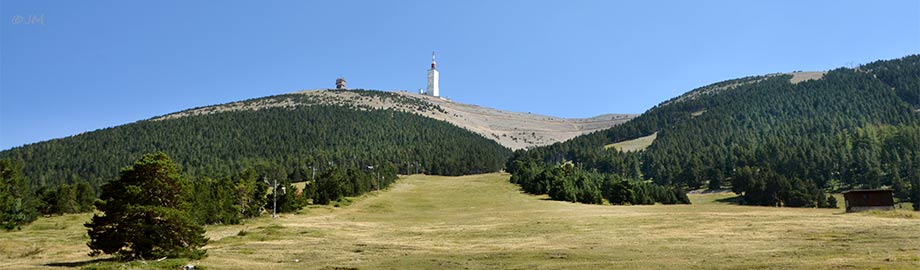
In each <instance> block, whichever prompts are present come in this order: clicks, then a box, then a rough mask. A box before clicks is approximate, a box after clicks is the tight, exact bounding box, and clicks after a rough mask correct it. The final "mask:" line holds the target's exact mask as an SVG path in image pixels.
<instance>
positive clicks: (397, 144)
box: [0, 91, 511, 187]
mask: <svg viewBox="0 0 920 270" xmlns="http://www.w3.org/2000/svg"><path fill="white" fill-rule="evenodd" d="M356 92H357V93H360V94H361V95H366V96H372V95H373V96H376V95H387V96H393V97H398V96H397V95H395V94H391V93H386V92H379V91H356ZM304 98H308V97H307V96H304V95H298V94H288V95H280V96H273V97H268V98H262V99H255V100H249V101H245V102H259V101H263V100H269V99H274V100H280V99H304ZM307 102H309V101H307ZM405 102H409V100H406V101H405ZM432 109H437V108H432ZM155 151H162V152H164V153H167V154H169V155H170V157H172V158H173V159H174V160H175V161H176V163H178V164H179V165H180V167H181V168H182V170H183V171H185V172H186V173H188V174H189V175H192V176H223V175H230V174H234V173H238V172H240V171H241V170H242V169H243V168H246V167H250V166H252V165H254V164H256V163H259V162H268V163H271V164H278V165H280V167H282V168H284V169H285V170H286V171H291V170H294V169H297V168H301V167H304V166H306V167H308V168H311V167H312V168H314V169H318V170H324V169H325V168H328V167H331V166H335V165H338V166H340V167H341V166H343V165H348V166H358V167H361V166H363V167H366V166H374V165H383V164H386V163H390V164H392V165H393V166H395V167H396V168H397V169H398V171H399V172H400V173H416V172H418V173H428V174H436V175H461V174H473V173H483V172H493V171H497V170H499V169H501V166H502V164H503V163H504V162H505V160H506V159H507V157H508V156H509V155H510V154H511V151H510V150H508V149H506V148H505V147H502V146H500V145H499V144H497V143H495V142H494V141H491V140H488V139H486V138H483V137H482V136H480V135H478V134H475V133H472V132H469V131H466V130H463V129H461V128H458V127H456V126H453V125H451V124H448V123H445V122H442V121H437V120H433V119H430V118H427V117H422V116H419V115H415V114H411V113H405V112H397V111H392V110H372V109H368V108H354V107H345V106H336V105H320V104H313V105H310V106H294V107H275V108H264V109H260V110H244V111H228V112H220V113H214V114H206V115H196V116H187V117H180V118H176V119H168V120H160V121H150V120H147V121H139V122H136V123H132V124H127V125H123V126H118V127H113V128H107V129H102V130H97V131H93V132H88V133H84V134H80V135H76V136H72V137H68V138H63V139H56V140H50V141H45V142H40V143H35V144H30V145H26V146H22V147H16V148H13V149H10V150H6V151H3V152H0V158H11V159H15V160H20V161H22V162H23V175H24V177H25V178H26V179H27V181H28V182H29V183H30V185H32V186H47V185H57V184H60V183H76V182H80V181H81V180H82V179H85V180H86V181H88V182H90V183H91V184H92V185H93V186H94V187H96V186H99V185H101V184H102V183H104V182H107V181H109V180H111V179H114V178H115V177H117V175H118V170H119V168H121V167H123V166H126V165H128V164H130V163H131V161H132V160H134V159H137V158H138V157H140V156H141V155H142V154H145V153H151V152H155ZM311 174H312V169H311Z"/></svg>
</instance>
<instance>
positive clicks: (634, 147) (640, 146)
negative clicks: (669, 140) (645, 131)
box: [604, 132, 658, 152]
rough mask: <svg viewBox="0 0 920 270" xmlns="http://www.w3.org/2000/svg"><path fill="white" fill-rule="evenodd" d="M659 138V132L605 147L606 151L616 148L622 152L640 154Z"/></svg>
mask: <svg viewBox="0 0 920 270" xmlns="http://www.w3.org/2000/svg"><path fill="white" fill-rule="evenodd" d="M657 138H658V132H655V133H652V135H648V136H645V137H639V138H635V139H632V140H626V141H622V142H618V143H611V144H608V145H605V146H604V149H610V148H614V149H616V150H619V151H620V152H638V151H642V150H645V148H648V147H649V146H651V145H652V143H653V142H655V139H657Z"/></svg>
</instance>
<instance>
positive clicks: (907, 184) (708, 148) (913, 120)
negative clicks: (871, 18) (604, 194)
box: [507, 55, 920, 207]
mask: <svg viewBox="0 0 920 270" xmlns="http://www.w3.org/2000/svg"><path fill="white" fill-rule="evenodd" d="M790 78H791V75H783V74H776V75H768V76H758V77H749V78H742V79H737V80H730V81H725V82H720V83H716V84H713V85H709V86H706V87H701V88H699V89H695V90H693V91H690V92H688V93H687V94H685V95H682V96H680V97H677V98H674V99H672V100H669V101H666V102H663V103H662V104H660V105H658V106H656V107H653V108H651V109H649V110H648V111H647V112H646V113H644V114H643V115H641V116H639V117H637V118H635V119H634V120H632V121H630V122H628V123H625V124H623V125H620V126H617V127H614V128H611V129H607V130H604V131H600V132H596V133H592V134H589V135H585V136H580V137H577V138H575V139H572V140H570V141H567V142H564V143H558V144H554V145H551V146H548V147H541V148H537V149H533V150H530V151H526V152H525V151H518V152H516V153H515V156H514V157H513V158H512V160H511V161H509V163H508V165H507V167H508V168H509V170H510V171H511V172H512V173H513V174H514V176H515V179H513V181H516V182H518V183H521V184H522V186H524V187H525V190H526V189H527V188H526V187H527V186H528V185H530V183H535V182H540V181H545V180H541V178H540V177H538V176H537V175H539V172H542V171H544V170H546V168H548V167H553V166H555V165H554V164H562V163H563V162H567V161H568V162H573V163H574V165H575V166H574V167H575V170H582V171H596V172H599V173H603V174H613V175H618V176H620V177H625V178H630V179H634V180H635V181H640V182H641V181H645V180H651V181H653V182H654V183H656V184H658V185H671V186H675V187H677V188H683V187H686V188H691V189H696V188H701V187H704V186H706V187H708V188H711V189H718V188H728V187H730V188H731V189H732V190H734V191H735V192H737V193H738V194H740V195H741V197H740V203H742V204H754V205H770V206H806V207H814V206H825V205H827V204H828V201H827V200H826V199H825V198H826V195H825V193H826V192H832V191H833V192H837V191H842V190H847V189H852V188H881V187H886V188H893V189H894V190H895V192H896V195H897V197H898V198H900V199H902V200H908V199H913V200H915V201H920V121H918V119H920V111H918V108H920V56H916V55H915V56H908V57H905V58H902V59H897V60H889V61H877V62H874V63H870V64H866V65H863V66H860V67H858V68H854V69H848V68H840V69H836V70H832V71H829V72H827V73H826V74H825V75H824V76H823V78H820V79H817V80H808V81H802V82H799V83H796V84H793V83H791V82H790ZM655 132H658V134H657V139H656V140H655V141H654V143H652V145H651V146H650V147H649V148H647V149H646V150H644V151H641V152H634V153H621V152H619V151H617V150H615V149H610V150H605V149H604V146H605V145H607V144H611V143H616V142H621V141H626V140H630V139H635V138H639V137H643V136H648V135H651V134H653V133H655ZM535 172H536V173H535ZM589 186H590V185H589ZM594 186H600V184H594ZM539 191H540V190H538V192H539ZM544 191H548V192H554V191H553V190H552V189H550V190H544ZM550 195H551V196H552V193H550Z"/></svg>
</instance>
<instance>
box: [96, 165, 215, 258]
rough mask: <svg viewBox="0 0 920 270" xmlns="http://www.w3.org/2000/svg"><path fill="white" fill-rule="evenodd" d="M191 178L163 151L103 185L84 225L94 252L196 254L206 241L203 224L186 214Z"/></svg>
mask: <svg viewBox="0 0 920 270" xmlns="http://www.w3.org/2000/svg"><path fill="white" fill-rule="evenodd" d="M188 190H189V183H187V181H186V180H185V179H184V178H183V177H182V175H181V174H180V172H179V169H178V167H177V166H176V165H175V164H174V163H173V162H172V160H170V159H169V157H167V156H166V154H164V153H160V152H158V153H154V154H147V155H144V156H143V157H142V158H141V159H140V160H138V161H137V162H135V163H134V165H133V166H131V167H127V168H125V169H122V171H121V176H120V177H119V179H118V180H115V181H112V182H109V183H107V184H105V185H103V186H102V195H101V198H100V199H101V201H98V202H97V203H96V208H97V209H98V210H99V211H101V212H102V215H98V214H97V215H94V216H93V218H92V220H91V221H90V222H89V223H87V224H86V227H87V228H89V237H90V242H89V243H88V244H87V245H88V246H89V247H90V249H92V252H91V253H90V255H92V256H95V255H99V254H102V253H105V254H115V255H116V256H118V257H119V258H121V259H150V258H160V257H190V258H199V257H201V256H202V255H204V251H203V250H200V249H199V248H200V247H202V246H204V245H205V243H207V241H208V239H207V238H205V237H204V235H203V234H204V228H202V227H201V226H200V225H199V224H197V223H196V222H195V221H194V219H192V218H191V217H190V216H189V214H188V211H189V206H190V203H189V197H190V196H189V194H188V193H187V192H188Z"/></svg>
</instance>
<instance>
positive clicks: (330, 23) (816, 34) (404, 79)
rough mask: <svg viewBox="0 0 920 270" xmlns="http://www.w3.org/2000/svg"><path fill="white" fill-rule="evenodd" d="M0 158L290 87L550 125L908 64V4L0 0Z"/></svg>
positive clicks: (914, 18) (919, 9)
mask: <svg viewBox="0 0 920 270" xmlns="http://www.w3.org/2000/svg"><path fill="white" fill-rule="evenodd" d="M0 14H2V19H3V20H2V23H0V27H2V29H0V33H2V35H0V149H9V148H11V147H15V146H19V145H23V144H28V143H33V142H38V141H43V140H48V139H53V138H60V137H65V136H70V135H74V134H78V133H81V132H86V131H92V130H96V129H100V128H106V127H111V126H116V125H121V124H125V123H130V122H134V121H138V120H142V119H147V118H150V117H153V116H157V115H163V114H167V113H170V112H174V111H179V110H182V109H187V108H191V107H197V106H203V105H211V104H219V103H225V102H231V101H237V100H242V99H248V98H253V97H261V96H267V95H274V94H281V93H287V92H292V91H296V90H300V89H314V88H328V87H333V85H334V80H335V78H336V77H338V76H345V78H347V79H348V85H349V87H352V88H367V89H381V90H396V89H400V90H410V91H415V90H416V89H418V88H422V87H424V86H425V80H426V79H425V76H426V71H427V68H428V64H429V58H430V54H431V51H437V52H438V68H439V70H440V71H441V93H442V95H444V96H447V97H449V98H451V99H454V100H456V101H459V102H464V103H473V104H478V105H482V106H488V107H494V108H499V109H505V110H513V111H521V112H533V113H540V114H547V115H553V116H562V117H588V116H593V115H598V114H604V113H641V112H643V111H645V110H646V109H648V108H650V107H651V106H654V105H656V104H658V103H659V102H661V101H663V100H666V99H668V98H671V97H674V96H676V95H679V94H681V93H683V92H686V91H688V90H691V89H693V88H695V87H699V86H703V85H706V84H709V83H713V82H717V81H721V80H726V79H732V78H737V77H743V76H750V75H760V74H766V73H775V72H789V71H796V70H827V69H832V68H836V67H841V66H849V65H854V64H861V63H866V62H871V61H873V60H877V59H891V58H898V57H902V56H906V55H909V54H917V53H920V1H916V0H906V1H485V0H474V1H387V2H384V1H219V2H218V1H92V0H87V1H72V0H67V1H34V0H28V1H25V0H3V1H2V2H0Z"/></svg>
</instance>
